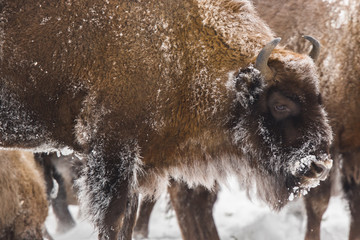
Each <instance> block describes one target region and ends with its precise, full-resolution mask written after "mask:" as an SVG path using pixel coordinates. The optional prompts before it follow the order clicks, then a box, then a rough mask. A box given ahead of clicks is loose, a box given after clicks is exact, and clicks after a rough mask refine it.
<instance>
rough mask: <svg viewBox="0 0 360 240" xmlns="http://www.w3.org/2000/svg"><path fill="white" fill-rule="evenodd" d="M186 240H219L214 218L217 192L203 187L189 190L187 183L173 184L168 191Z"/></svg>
mask: <svg viewBox="0 0 360 240" xmlns="http://www.w3.org/2000/svg"><path fill="white" fill-rule="evenodd" d="M168 191H169V193H170V198H171V203H172V205H173V207H174V209H175V212H176V216H177V219H178V223H179V226H180V230H181V234H182V237H183V239H184V240H192V239H197V240H218V239H219V235H218V232H217V230H216V226H215V222H214V219H213V216H212V210H213V206H214V203H215V201H216V198H217V192H210V191H209V190H207V189H206V188H204V187H202V186H198V187H196V188H194V189H189V188H188V187H187V185H186V184H185V183H182V182H175V181H172V182H171V186H169V189H168Z"/></svg>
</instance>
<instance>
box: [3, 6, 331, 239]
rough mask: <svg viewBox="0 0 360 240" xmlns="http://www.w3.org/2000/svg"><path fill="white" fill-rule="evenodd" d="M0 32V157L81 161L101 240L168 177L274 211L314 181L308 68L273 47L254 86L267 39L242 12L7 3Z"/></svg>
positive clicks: (319, 121)
mask: <svg viewBox="0 0 360 240" xmlns="http://www.w3.org/2000/svg"><path fill="white" fill-rule="evenodd" d="M0 19H1V31H0V36H1V39H0V44H1V48H0V59H1V65H0V85H1V89H0V101H1V104H0V143H1V146H2V147H19V148H29V149H32V150H33V151H49V150H53V149H54V148H56V149H59V148H63V147H68V148H70V149H72V150H74V151H77V153H78V154H79V155H81V156H82V157H84V158H85V159H86V166H85V167H84V169H83V171H82V176H81V178H80V179H79V181H78V185H79V187H80V198H81V203H82V204H84V206H85V208H86V209H87V211H88V214H89V216H90V217H91V219H92V221H93V222H94V223H95V224H96V226H97V227H98V229H99V238H100V239H111V240H114V239H117V238H118V235H119V233H120V235H122V236H120V238H122V237H124V236H125V235H126V236H128V235H127V234H128V233H125V232H124V231H127V230H126V229H123V230H121V228H122V226H125V225H127V224H129V223H128V222H126V221H127V220H129V221H130V222H132V221H133V220H134V217H133V216H134V211H133V210H134V209H135V208H136V203H135V201H134V200H135V199H137V194H138V193H139V192H141V193H144V194H147V195H157V194H159V193H160V192H161V191H162V189H165V188H166V185H167V182H168V179H169V176H172V177H174V178H175V179H182V180H183V181H185V182H187V183H188V184H189V185H197V184H202V185H204V186H206V187H207V188H211V187H213V183H214V181H215V180H218V181H222V180H223V179H224V178H226V177H227V176H228V175H229V174H231V173H234V174H236V175H237V176H239V178H240V179H242V181H244V183H247V184H245V185H246V186H247V187H251V185H250V184H249V183H250V182H254V181H255V182H256V184H257V189H258V195H259V196H260V197H261V198H262V199H263V200H264V201H266V202H267V203H269V204H270V205H271V206H272V207H273V208H275V209H279V208H281V207H282V206H283V205H284V204H286V203H287V201H288V198H289V195H293V194H295V195H299V194H301V193H302V192H303V191H307V190H308V189H309V188H311V187H314V186H316V185H317V184H318V183H319V181H320V180H322V179H323V177H324V174H323V173H322V172H321V171H322V169H319V167H317V164H323V163H324V162H325V163H329V162H330V159H328V148H329V145H330V142H331V140H332V134H331V129H330V127H329V125H328V123H327V118H326V113H325V112H324V109H323V107H322V106H321V103H320V102H319V88H318V76H317V73H316V67H315V65H314V63H313V61H312V59H311V58H310V57H308V56H307V55H302V54H297V53H294V52H291V51H288V50H284V49H283V48H281V47H278V48H277V49H275V50H274V52H273V54H272V55H271V57H270V60H269V67H270V68H271V71H272V72H273V73H274V77H272V78H264V76H262V74H261V72H260V71H258V70H257V69H255V68H254V67H253V66H252V63H253V62H254V60H255V56H256V55H257V54H258V53H259V51H260V50H261V49H262V48H263V46H264V45H265V44H266V43H268V42H270V41H271V40H272V39H273V38H274V36H273V33H272V32H271V30H270V29H269V28H268V27H267V26H266V24H265V23H264V22H263V21H262V20H261V19H260V18H259V17H258V16H257V14H256V12H255V11H254V9H253V6H252V4H251V3H250V2H249V1H246V0H243V1H235V0H222V1H215V0H196V1H195V0H182V1H175V0H170V1H169V0H160V1H146V2H141V1H120V2H119V1H115V0H106V1H104V2H99V1H97V0H90V1H84V0H66V1H65V0H64V1H50V0H46V1H43V0H41V1H40V0H32V1H22V0H15V1H14V0H4V1H2V2H1V16H0ZM65 150H68V149H65ZM324 172H327V170H326V171H325V170H324ZM250 179H251V180H254V181H251V180H250ZM269 186H270V187H269ZM130 225H131V224H130ZM130 229H131V227H130ZM130 235H131V234H130Z"/></svg>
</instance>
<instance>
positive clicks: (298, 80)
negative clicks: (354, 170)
mask: <svg viewBox="0 0 360 240" xmlns="http://www.w3.org/2000/svg"><path fill="white" fill-rule="evenodd" d="M311 40H312V41H316V40H314V39H312V38H311ZM279 41H280V39H275V40H273V41H272V42H271V43H269V44H268V45H266V46H265V47H264V49H263V50H262V51H261V52H260V53H259V55H258V57H257V59H256V62H255V66H249V67H247V68H245V69H242V70H240V71H239V72H238V74H237V75H236V77H235V78H234V80H233V81H234V85H235V86H236V94H237V97H236V110H235V112H236V114H235V116H234V118H233V122H232V124H233V125H232V129H233V136H234V141H235V143H236V144H237V146H239V147H240V148H241V150H242V152H243V154H244V156H245V158H246V159H247V162H248V163H249V164H250V166H251V169H256V171H255V172H254V173H255V174H254V175H256V176H257V185H258V193H260V195H261V196H262V197H263V199H265V201H267V202H270V203H271V204H272V205H273V206H274V207H275V208H279V207H281V206H283V205H284V204H285V203H286V202H287V201H288V200H289V199H290V200H291V199H292V198H293V197H294V196H297V195H300V194H304V193H306V192H307V190H308V189H309V188H312V187H315V186H317V185H318V184H319V182H320V181H321V180H324V179H325V178H326V177H327V175H328V173H329V171H330V168H331V166H332V161H331V159H330V157H329V153H328V150H329V145H330V143H331V141H332V131H331V128H330V126H329V124H328V122H327V116H326V113H325V111H324V108H323V106H322V104H321V95H320V92H319V86H318V85H319V84H318V81H319V80H318V76H317V73H316V68H315V64H314V61H313V60H314V58H315V57H316V56H317V55H318V51H317V50H316V47H313V49H315V50H313V51H312V52H311V54H310V56H311V57H309V56H306V55H302V54H297V53H294V52H291V51H287V50H284V49H275V50H274V48H275V46H276V45H277V43H278V42H279ZM316 42H317V41H316ZM313 46H316V45H313ZM269 183H270V184H269Z"/></svg>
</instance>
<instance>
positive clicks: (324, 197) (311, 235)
mask: <svg viewBox="0 0 360 240" xmlns="http://www.w3.org/2000/svg"><path fill="white" fill-rule="evenodd" d="M330 195H331V181H330V179H329V178H328V179H327V180H326V181H324V182H322V183H321V184H320V186H318V187H316V188H313V189H311V191H310V192H309V194H308V195H306V196H305V206H306V213H307V229H306V235H305V240H320V226H321V219H322V216H323V214H324V212H325V211H326V209H327V206H328V204H329V199H330Z"/></svg>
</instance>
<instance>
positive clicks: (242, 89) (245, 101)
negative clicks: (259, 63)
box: [235, 66, 265, 108]
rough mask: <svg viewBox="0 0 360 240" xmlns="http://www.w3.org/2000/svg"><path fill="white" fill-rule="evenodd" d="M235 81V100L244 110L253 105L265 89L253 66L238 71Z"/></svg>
mask: <svg viewBox="0 0 360 240" xmlns="http://www.w3.org/2000/svg"><path fill="white" fill-rule="evenodd" d="M235 80H236V85H235V86H236V90H237V93H236V96H237V100H238V102H239V103H240V104H241V105H242V106H243V107H244V108H248V107H249V106H250V105H252V104H254V103H255V101H256V100H257V99H258V98H259V95H260V94H261V93H262V92H263V90H264V88H265V82H264V78H263V77H262V75H261V73H260V71H259V70H257V69H256V68H254V67H253V66H249V67H247V68H245V69H242V70H240V72H239V73H238V74H237V76H236V78H235Z"/></svg>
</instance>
